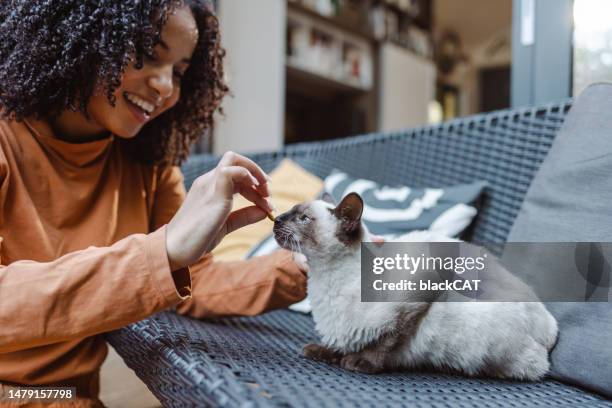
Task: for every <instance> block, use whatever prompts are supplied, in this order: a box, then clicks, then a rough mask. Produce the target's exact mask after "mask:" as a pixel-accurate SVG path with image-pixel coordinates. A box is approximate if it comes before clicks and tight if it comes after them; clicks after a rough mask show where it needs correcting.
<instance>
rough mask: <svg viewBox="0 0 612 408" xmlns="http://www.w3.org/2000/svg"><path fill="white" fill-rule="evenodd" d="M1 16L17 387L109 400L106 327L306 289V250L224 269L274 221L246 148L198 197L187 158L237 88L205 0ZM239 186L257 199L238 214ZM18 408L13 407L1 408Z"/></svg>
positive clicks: (3, 340)
mask: <svg viewBox="0 0 612 408" xmlns="http://www.w3.org/2000/svg"><path fill="white" fill-rule="evenodd" d="M9 4H10V6H6V5H5V6H3V8H2V9H0V110H1V114H2V119H1V120H0V384H1V387H4V388H5V389H6V388H7V387H13V386H20V385H54V386H74V387H76V388H77V394H78V396H79V400H78V401H79V402H78V404H80V406H99V405H100V404H101V403H100V401H99V400H98V398H97V396H98V371H99V368H100V365H101V364H102V362H103V360H104V358H105V356H106V354H107V346H106V344H105V342H104V339H103V337H102V336H101V335H100V334H101V333H103V332H106V331H109V330H113V329H117V328H119V327H121V326H123V325H125V324H127V323H130V322H133V321H137V320H139V319H142V318H144V317H146V316H148V315H150V314H152V313H154V312H157V311H160V310H162V309H165V308H168V307H170V306H173V305H177V304H178V308H177V310H178V313H182V314H189V315H191V316H194V317H198V318H203V317H213V316H226V315H253V314H257V313H261V312H264V311H266V310H270V309H274V308H280V307H285V306H287V305H288V304H290V303H293V302H295V301H298V300H300V299H302V298H303V297H304V295H305V277H304V273H303V272H304V271H305V268H306V266H305V265H303V264H302V265H301V266H298V265H297V264H296V263H295V262H294V261H293V259H292V256H291V254H290V253H289V252H277V253H275V254H273V255H271V256H268V257H261V258H257V259H254V260H252V261H244V262H235V263H215V262H214V261H213V260H212V258H211V256H210V255H207V254H208V253H209V252H210V250H211V249H212V248H214V246H215V245H216V244H217V243H218V242H219V241H220V240H221V239H222V238H223V236H224V235H225V234H227V233H229V232H231V231H232V230H235V229H236V228H240V227H242V226H245V225H247V224H250V223H253V222H257V221H259V220H261V219H263V218H264V217H265V212H264V210H269V204H268V202H267V200H266V198H265V197H266V196H267V195H268V187H267V176H266V175H265V174H264V172H263V171H262V170H261V169H260V168H259V167H258V166H257V165H256V164H255V163H253V162H251V161H250V160H248V159H246V158H245V157H242V156H240V155H237V154H233V153H228V154H226V155H224V156H223V159H222V160H221V162H220V163H219V165H218V166H217V168H216V169H214V170H213V171H211V172H209V173H207V174H205V175H202V176H201V177H199V178H198V179H197V180H196V181H195V183H194V184H193V187H192V188H191V189H190V191H189V193H186V192H185V189H184V187H183V179H182V175H181V172H180V170H179V167H178V165H179V164H180V163H181V162H182V161H183V160H184V159H185V158H186V157H187V154H188V151H189V148H190V145H191V144H192V143H193V142H194V141H196V140H197V139H198V138H199V137H200V136H201V135H202V134H203V133H204V132H205V131H206V130H207V129H208V128H209V127H210V125H211V123H212V117H213V113H214V112H215V110H216V109H217V108H218V106H219V104H220V102H221V100H222V98H223V96H224V95H225V94H226V93H227V88H226V86H225V84H224V82H223V67H222V59H223V50H222V49H221V47H220V40H219V30H218V25H217V20H216V18H215V17H214V15H213V14H212V11H211V9H210V7H208V6H207V4H206V2H205V1H204V0H179V1H176V0H174V1H173V0H152V1H125V0H106V1H94V0H46V1H35V0H16V1H13V2H9ZM236 193H239V194H242V195H243V196H244V197H246V198H247V199H248V200H250V201H251V202H253V204H254V205H253V206H251V207H249V208H246V209H244V210H241V211H237V212H234V213H230V211H231V207H232V197H233V195H234V194H236ZM0 404H1V403H0Z"/></svg>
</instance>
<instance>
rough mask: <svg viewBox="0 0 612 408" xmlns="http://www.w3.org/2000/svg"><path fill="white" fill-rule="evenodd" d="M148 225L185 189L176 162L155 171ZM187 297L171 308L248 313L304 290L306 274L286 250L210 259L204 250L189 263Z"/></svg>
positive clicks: (162, 219) (291, 299)
mask: <svg viewBox="0 0 612 408" xmlns="http://www.w3.org/2000/svg"><path fill="white" fill-rule="evenodd" d="M157 185H158V189H157V192H156V195H155V202H154V206H153V214H152V218H151V229H155V228H159V227H160V226H161V225H164V224H166V223H168V222H169V220H170V219H172V217H173V216H174V214H175V213H176V211H177V210H178V208H179V207H180V206H181V203H182V202H183V200H184V198H185V195H186V191H185V187H184V184H183V175H182V173H181V171H180V169H179V168H178V167H167V168H165V169H162V170H161V171H160V174H159V176H158V183H157ZM189 270H190V271H191V279H192V281H193V285H192V297H191V298H189V299H186V300H185V301H184V302H182V303H181V304H180V305H179V306H178V309H177V311H178V312H179V313H181V314H188V315H190V316H193V317H196V318H212V317H220V316H236V315H238V316H252V315H256V314H260V313H263V312H266V311H269V310H273V309H279V308H284V307H287V306H288V305H290V304H292V303H295V302H298V301H300V300H302V299H303V298H304V297H305V296H306V277H305V276H304V273H303V272H302V271H301V270H300V268H299V267H298V266H297V264H296V263H295V262H294V261H293V258H292V256H291V253H290V252H288V251H284V250H282V251H277V252H275V253H273V254H271V255H267V256H262V257H258V258H254V259H250V260H247V261H235V262H215V261H214V260H213V257H212V255H207V256H205V257H203V258H202V259H200V260H199V261H198V262H196V263H195V264H192V265H191V266H190V267H189Z"/></svg>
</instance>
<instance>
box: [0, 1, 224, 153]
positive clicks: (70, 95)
mask: <svg viewBox="0 0 612 408" xmlns="http://www.w3.org/2000/svg"><path fill="white" fill-rule="evenodd" d="M182 5H187V6H188V7H189V8H190V9H191V11H192V13H193V16H194V18H195V20H196V22H197V25H198V30H199V33H200V34H199V39H198V43H197V46H196V49H195V51H194V54H193V57H192V60H191V65H190V66H189V69H188V70H187V72H186V73H185V76H184V78H183V79H182V81H181V98H180V100H179V101H178V103H177V104H176V105H175V106H174V107H173V108H172V109H170V110H168V111H166V112H164V113H163V114H162V115H160V116H159V117H158V118H156V119H155V120H154V121H151V122H150V123H148V124H147V125H145V127H143V129H142V130H141V131H140V132H139V134H138V135H137V136H136V137H134V138H132V139H130V140H123V139H122V140H121V143H123V145H124V147H125V148H126V149H127V151H128V152H129V154H130V157H131V158H132V159H133V160H135V161H138V162H141V163H144V164H158V165H169V164H171V165H178V164H180V163H181V162H182V161H183V160H185V159H186V157H187V155H188V154H189V150H190V147H191V145H192V144H193V143H194V142H195V141H197V140H198V139H199V138H200V137H202V136H203V135H204V134H205V133H206V132H207V130H208V129H210V127H211V125H212V121H213V114H214V112H215V111H216V110H217V109H218V108H219V105H220V103H221V100H222V99H223V97H224V96H225V95H226V94H227V93H228V88H227V86H226V84H225V82H224V78H223V57H224V55H225V52H224V50H223V48H222V47H221V44H220V36H219V24H218V20H217V18H216V16H215V15H214V12H213V9H212V6H211V5H210V1H209V0H140V1H134V0H0V107H2V115H3V116H4V117H5V118H7V117H11V118H14V119H16V120H23V119H24V118H26V117H28V116H30V115H35V116H36V117H38V118H40V117H49V116H53V115H57V114H58V113H60V112H61V111H63V110H65V109H71V110H74V111H81V112H83V113H84V114H85V115H88V113H87V103H88V101H89V98H90V97H91V95H92V93H93V91H94V86H95V84H96V81H98V83H99V84H101V85H102V86H103V87H104V90H105V91H106V95H107V98H108V100H109V102H110V103H111V104H112V105H113V106H114V104H115V98H114V95H113V92H114V91H115V90H116V89H117V88H118V87H119V85H120V84H121V77H122V74H123V72H124V70H125V69H126V67H127V65H128V63H129V62H130V59H131V58H135V66H136V68H141V67H142V65H143V58H144V57H145V56H146V55H150V54H152V53H153V48H154V47H155V46H156V45H157V44H158V43H159V42H160V39H161V38H160V37H161V30H162V28H163V26H164V24H165V22H166V20H167V17H168V14H169V13H170V12H171V11H172V10H174V9H175V8H177V7H180V6H182Z"/></svg>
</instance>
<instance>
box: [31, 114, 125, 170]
mask: <svg viewBox="0 0 612 408" xmlns="http://www.w3.org/2000/svg"><path fill="white" fill-rule="evenodd" d="M24 123H25V125H26V126H27V127H28V129H29V130H30V133H31V134H32V136H34V137H35V138H36V140H38V142H39V143H40V144H41V145H42V146H43V148H44V149H45V150H46V151H47V152H49V153H50V154H52V155H53V156H55V157H57V158H59V159H60V160H61V161H63V162H65V163H67V164H70V165H73V166H77V167H86V166H89V165H92V164H94V163H96V162H97V161H99V160H101V159H102V158H103V157H105V156H106V155H105V153H106V152H108V151H109V150H110V146H111V145H112V143H113V141H114V139H115V137H114V135H112V134H111V135H109V136H108V137H105V138H104V139H100V140H95V141H93V142H85V143H70V142H66V141H64V140H61V139H58V138H57V137H56V136H55V134H54V132H53V129H52V128H51V126H49V124H48V123H47V122H45V121H42V120H36V119H33V118H29V119H26V120H24Z"/></svg>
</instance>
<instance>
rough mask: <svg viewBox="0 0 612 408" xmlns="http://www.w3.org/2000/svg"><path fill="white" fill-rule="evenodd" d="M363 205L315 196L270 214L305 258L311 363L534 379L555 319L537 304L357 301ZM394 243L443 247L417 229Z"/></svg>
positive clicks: (282, 240)
mask: <svg viewBox="0 0 612 408" xmlns="http://www.w3.org/2000/svg"><path fill="white" fill-rule="evenodd" d="M362 210H363V202H362V201H361V198H360V197H359V196H358V195H357V194H354V193H352V194H349V195H348V196H347V197H345V198H344V200H343V201H342V202H341V203H340V204H339V205H338V206H334V205H333V204H330V203H327V202H324V201H322V200H317V201H313V202H309V203H305V204H301V205H298V206H296V207H294V208H293V209H292V210H290V211H289V212H287V213H285V214H283V215H281V216H279V217H277V220H276V222H275V226H274V233H275V238H276V240H277V241H278V243H279V244H280V245H281V246H282V247H285V248H287V249H292V250H299V251H300V252H302V253H303V254H304V255H306V257H307V258H308V263H309V265H310V272H309V278H308V294H309V297H310V301H311V304H312V314H313V318H314V321H315V324H316V330H317V331H318V333H319V334H320V335H321V341H322V344H321V345H317V344H308V345H306V346H305V347H304V350H303V354H304V355H305V356H306V357H308V358H311V359H315V360H320V361H325V362H328V363H333V364H340V365H341V366H342V367H344V368H346V369H349V370H353V371H359V372H365V373H377V372H382V371H390V370H397V369H406V368H408V369H410V368H412V369H416V368H433V369H436V370H442V371H454V372H460V373H463V374H466V375H470V376H492V377H499V378H511V379H519V380H538V379H541V378H542V377H543V376H544V375H545V374H546V373H547V372H548V369H549V362H548V352H549V351H550V350H551V348H552V347H553V345H554V344H555V341H556V338H557V323H556V321H555V319H554V318H553V317H552V315H551V314H550V313H549V312H548V311H547V310H546V308H545V307H544V305H543V304H542V303H540V302H525V303H517V302H514V303H511V302H479V303H476V302H453V303H445V302H434V303H409V302H402V303H383V302H381V303H362V302H361V288H360V285H361V275H360V270H361V269H360V268H361V266H360V244H361V242H362V241H364V242H367V241H371V238H370V235H369V233H368V231H367V229H366V228H365V227H364V226H363V225H362V223H361V213H362ZM403 240H409V241H414V242H430V241H450V240H451V239H449V238H447V237H442V236H439V235H435V234H432V233H430V232H427V231H421V232H415V233H411V234H409V235H407V236H404V237H403Z"/></svg>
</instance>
